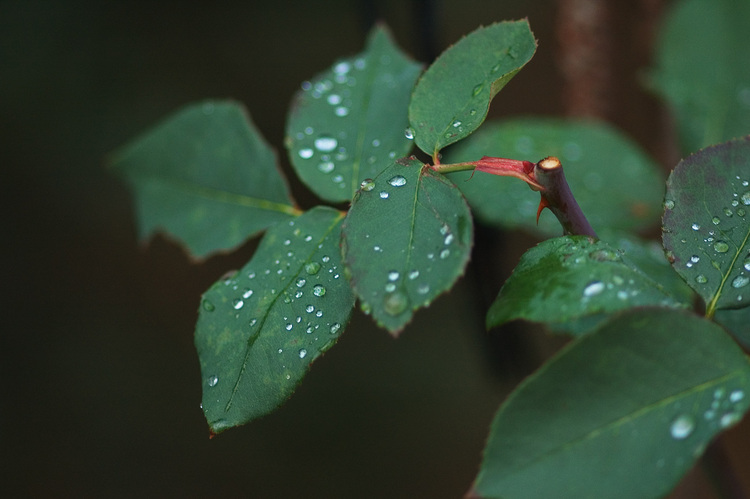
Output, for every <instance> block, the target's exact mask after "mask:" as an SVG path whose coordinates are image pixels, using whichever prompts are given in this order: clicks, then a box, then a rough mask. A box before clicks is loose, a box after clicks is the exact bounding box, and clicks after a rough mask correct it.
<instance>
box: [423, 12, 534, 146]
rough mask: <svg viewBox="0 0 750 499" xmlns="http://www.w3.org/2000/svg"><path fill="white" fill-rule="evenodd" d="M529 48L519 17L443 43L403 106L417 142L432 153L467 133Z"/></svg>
mask: <svg viewBox="0 0 750 499" xmlns="http://www.w3.org/2000/svg"><path fill="white" fill-rule="evenodd" d="M535 51H536V40H535V39H534V35H533V34H532V33H531V29H530V28H529V23H528V22H527V21H525V20H523V21H513V22H510V21H507V22H501V23H495V24H492V25H490V26H486V27H483V28H479V29H477V30H475V31H473V32H472V33H470V34H469V35H467V36H466V37H464V38H462V39H461V40H459V41H458V42H457V43H456V44H455V45H453V46H451V47H449V48H448V49H447V50H446V51H445V52H443V53H442V54H441V55H440V57H438V58H437V60H436V61H435V62H434V63H433V64H432V65H431V66H430V67H429V68H428V69H427V71H425V73H424V74H423V75H422V77H421V78H420V80H419V82H418V83H417V86H416V87H415V89H414V95H413V96H412V99H411V103H410V104H409V123H410V124H411V125H410V126H411V128H412V130H413V132H414V141H415V143H416V144H417V146H418V147H419V148H420V149H421V150H423V151H424V152H426V153H427V154H429V155H431V156H433V157H434V156H435V155H436V154H437V152H438V151H440V150H441V149H442V148H444V147H446V146H448V145H450V144H453V143H454V142H458V141H459V140H461V139H463V138H465V137H467V136H469V135H470V134H471V133H473V132H474V130H476V129H477V128H478V127H479V125H481V124H482V122H483V121H484V119H485V118H486V117H487V111H488V110H489V106H490V101H491V100H492V98H493V97H495V95H496V94H497V93H498V92H499V91H500V90H501V89H502V88H503V87H504V86H505V85H506V84H507V83H508V82H509V81H510V80H511V78H513V77H514V76H515V75H516V73H518V71H520V70H521V68H522V67H523V66H524V65H526V63H527V62H529V60H531V57H532V56H533V55H534V52H535ZM477 159H478V158H477Z"/></svg>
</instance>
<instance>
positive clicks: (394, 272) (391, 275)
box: [388, 270, 400, 282]
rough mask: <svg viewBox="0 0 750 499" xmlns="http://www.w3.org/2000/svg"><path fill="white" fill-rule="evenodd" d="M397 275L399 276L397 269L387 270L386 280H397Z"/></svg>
mask: <svg viewBox="0 0 750 499" xmlns="http://www.w3.org/2000/svg"><path fill="white" fill-rule="evenodd" d="M399 277H400V274H399V273H398V271H397V270H391V271H390V272H388V280H389V281H391V282H393V281H398V278H399Z"/></svg>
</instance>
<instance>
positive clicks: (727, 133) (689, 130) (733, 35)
mask: <svg viewBox="0 0 750 499" xmlns="http://www.w3.org/2000/svg"><path fill="white" fill-rule="evenodd" d="M748 25H750V3H748V2H746V1H744V0H718V1H717V0H691V1H682V2H676V3H674V7H673V9H672V10H671V11H670V12H669V14H668V16H667V20H666V24H665V25H664V28H663V29H662V32H661V34H660V39H659V41H658V43H657V47H658V50H657V52H656V60H657V63H656V65H657V68H656V69H655V70H654V71H653V73H652V75H651V81H650V83H651V86H652V87H654V89H655V90H656V91H657V92H658V93H659V94H661V96H662V97H663V98H664V99H665V100H666V101H667V102H668V103H669V104H670V106H671V108H672V111H673V112H674V114H675V120H674V123H675V124H676V125H677V128H678V131H679V134H680V139H681V142H682V146H683V150H684V151H686V152H687V151H697V150H698V149H700V148H702V147H705V146H707V145H710V144H716V143H718V142H723V141H726V140H728V139H731V138H734V137H737V136H741V135H746V134H748V133H750V64H748V63H747V52H748V49H750V31H748V29H747V27H748Z"/></svg>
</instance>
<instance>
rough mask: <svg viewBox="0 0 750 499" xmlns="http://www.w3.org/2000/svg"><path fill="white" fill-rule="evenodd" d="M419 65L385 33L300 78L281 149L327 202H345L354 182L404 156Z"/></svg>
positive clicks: (380, 30)
mask: <svg viewBox="0 0 750 499" xmlns="http://www.w3.org/2000/svg"><path fill="white" fill-rule="evenodd" d="M420 71H421V66H420V65H419V64H417V63H415V62H412V61H411V60H410V59H408V58H407V57H406V56H405V55H404V54H403V53H402V52H401V51H400V50H399V49H398V47H397V46H396V45H395V44H394V43H393V40H391V37H390V35H389V34H388V32H387V31H386V30H385V29H384V28H382V27H380V28H376V29H374V30H373V32H372V33H371V34H370V37H369V39H368V42H367V48H366V49H365V51H364V52H363V53H361V54H359V55H357V56H355V57H352V58H350V59H343V60H341V61H339V62H337V63H336V64H334V65H333V66H332V67H331V69H329V70H328V71H325V72H323V73H321V74H319V75H318V76H316V77H315V78H314V79H313V80H311V81H309V82H305V83H304V84H303V86H302V90H301V91H300V92H298V93H297V95H296V96H295V97H294V101H293V102H292V106H291V111H290V113H289V118H288V121H287V127H286V133H287V136H286V146H287V149H288V150H289V156H290V158H291V161H292V165H293V166H294V169H295V170H296V172H297V174H298V175H299V177H300V178H301V179H302V181H303V182H305V184H307V185H308V186H309V187H310V189H312V190H313V191H314V192H315V193H316V194H317V195H318V196H320V197H321V198H323V199H326V200H328V201H334V202H336V201H349V200H350V199H351V198H352V196H353V195H354V193H355V192H356V190H357V189H358V188H359V183H360V182H361V181H362V180H363V179H365V178H370V177H374V176H376V175H377V174H378V173H380V172H381V171H382V170H383V169H384V168H385V167H386V166H387V165H389V164H391V163H392V162H393V160H394V159H395V158H400V157H402V156H404V155H405V154H407V153H408V152H409V150H410V149H411V147H412V144H411V140H409V139H407V138H406V137H405V135H404V129H405V128H406V126H407V118H406V108H407V106H408V103H409V97H410V96H411V91H412V89H413V87H414V82H415V81H416V79H417V76H419V72H420Z"/></svg>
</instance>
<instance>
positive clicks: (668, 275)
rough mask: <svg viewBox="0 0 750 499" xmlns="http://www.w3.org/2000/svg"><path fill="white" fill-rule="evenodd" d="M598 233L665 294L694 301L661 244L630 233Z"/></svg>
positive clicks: (684, 301)
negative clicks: (657, 284)
mask: <svg viewBox="0 0 750 499" xmlns="http://www.w3.org/2000/svg"><path fill="white" fill-rule="evenodd" d="M599 235H600V236H601V239H602V240H603V241H606V242H607V243H609V244H610V245H611V246H612V247H614V248H617V249H618V250H619V251H620V252H621V253H622V254H623V256H624V257H625V258H626V259H627V260H628V261H629V262H631V263H632V264H633V265H635V266H636V267H637V268H638V269H639V270H641V271H642V272H643V273H644V274H646V275H647V276H649V277H650V278H651V279H653V280H654V281H656V282H658V283H659V285H661V287H662V288H664V291H665V292H666V293H667V294H669V295H671V296H673V297H674V298H675V299H676V300H677V301H679V302H680V303H686V304H687V303H693V302H694V300H695V292H694V291H693V290H692V289H691V288H690V286H688V285H687V284H686V283H685V281H683V280H682V278H681V277H680V276H679V275H678V274H677V273H676V272H675V271H674V269H673V268H672V266H671V265H670V263H669V260H667V258H666V256H665V255H664V248H663V247H662V245H661V244H659V243H658V242H656V241H651V240H642V239H640V238H638V237H637V236H634V235H632V234H627V233H619V234H618V233H614V232H612V231H607V230H604V231H601V232H600V233H599Z"/></svg>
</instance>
